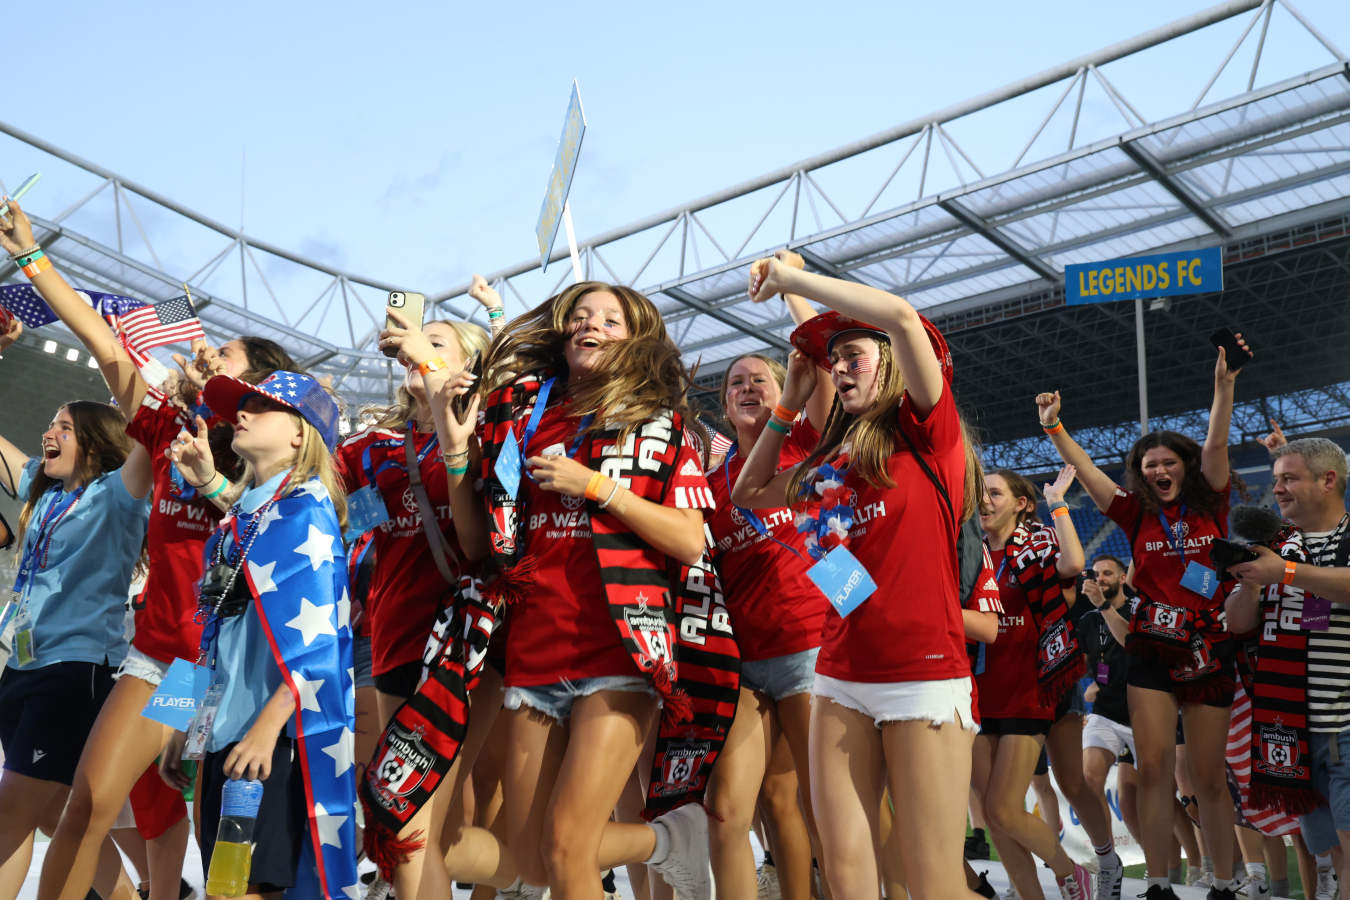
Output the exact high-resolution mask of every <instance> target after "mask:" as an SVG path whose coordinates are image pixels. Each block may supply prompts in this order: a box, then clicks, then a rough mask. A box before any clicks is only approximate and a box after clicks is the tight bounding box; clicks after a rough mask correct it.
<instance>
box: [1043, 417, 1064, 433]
mask: <svg viewBox="0 0 1350 900" xmlns="http://www.w3.org/2000/svg"><path fill="white" fill-rule="evenodd" d="M1041 428H1042V429H1044V430H1045V433H1046V434H1059V433H1060V432H1061V431H1063V430H1064V423H1063V422H1061V421H1060V420H1059V419H1056V420H1055V424H1053V425H1042V426H1041Z"/></svg>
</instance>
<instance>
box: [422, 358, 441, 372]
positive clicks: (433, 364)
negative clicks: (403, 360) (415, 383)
mask: <svg viewBox="0 0 1350 900" xmlns="http://www.w3.org/2000/svg"><path fill="white" fill-rule="evenodd" d="M444 368H445V360H443V359H441V358H440V357H439V356H433V357H432V358H431V359H429V360H427V361H426V362H421V363H418V364H417V371H418V372H420V373H421V374H423V375H425V374H427V373H428V372H437V371H439V370H441V369H444Z"/></svg>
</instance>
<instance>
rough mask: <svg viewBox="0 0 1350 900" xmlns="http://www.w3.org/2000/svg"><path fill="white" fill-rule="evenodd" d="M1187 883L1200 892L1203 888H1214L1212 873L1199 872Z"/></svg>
mask: <svg viewBox="0 0 1350 900" xmlns="http://www.w3.org/2000/svg"><path fill="white" fill-rule="evenodd" d="M1188 882H1189V886H1190V887H1193V888H1200V889H1201V890H1204V889H1205V888H1211V887H1213V886H1214V873H1213V872H1201V873H1199V874H1198V875H1194V876H1192V877H1190V878H1189V879H1188Z"/></svg>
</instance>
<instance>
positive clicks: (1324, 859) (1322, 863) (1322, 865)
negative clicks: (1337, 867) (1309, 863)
mask: <svg viewBox="0 0 1350 900" xmlns="http://www.w3.org/2000/svg"><path fill="white" fill-rule="evenodd" d="M1314 858H1315V859H1316V860H1317V868H1319V869H1330V868H1331V854H1330V853H1319V854H1317V856H1316V857H1314Z"/></svg>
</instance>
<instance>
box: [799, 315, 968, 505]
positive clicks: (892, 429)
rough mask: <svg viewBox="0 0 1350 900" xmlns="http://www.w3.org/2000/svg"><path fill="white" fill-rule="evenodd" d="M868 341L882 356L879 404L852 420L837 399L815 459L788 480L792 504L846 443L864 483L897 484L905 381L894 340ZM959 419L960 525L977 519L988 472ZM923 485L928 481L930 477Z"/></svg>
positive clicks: (946, 387)
mask: <svg viewBox="0 0 1350 900" xmlns="http://www.w3.org/2000/svg"><path fill="white" fill-rule="evenodd" d="M868 337H869V339H871V340H874V341H876V343H877V346H878V348H879V349H880V351H881V352H880V354H879V356H880V358H879V359H878V361H877V399H876V402H875V403H873V404H872V406H871V408H870V409H867V410H864V411H863V412H862V413H861V414H859V415H854V414H852V413H848V412H845V411H844V406H843V404H842V403H841V402H840V400H839V397H838V396H837V395H836V396H835V398H834V402H833V403H832V404H831V405H830V414H829V416H828V417H827V418H826V419H825V427H824V428H823V429H821V434H820V441H819V443H817V444H816V448H815V449H814V450H812V451H811V455H810V456H808V457H807V458H806V459H805V460H803V461H802V462H801V463H800V464H798V466H797V468H796V469H795V470H794V471H793V473H792V477H791V478H790V479H789V480H788V486H787V499H788V504H789V505H792V504H795V503H796V502H797V496H798V493H799V492H800V491H801V488H802V484H803V482H805V481H806V477H807V474H808V473H809V472H811V471H812V470H813V469H815V467H816V466H818V465H820V463H821V462H822V461H824V460H826V459H828V458H831V457H834V456H836V455H837V454H838V452H839V448H840V447H841V446H843V445H844V444H845V443H849V444H850V445H851V447H850V450H849V454H848V456H849V467H850V468H852V469H853V470H854V471H856V472H857V473H858V475H859V476H860V477H861V478H862V479H863V480H864V481H866V482H867V483H868V484H870V485H872V486H873V487H888V488H889V487H895V479H893V478H891V474H890V470H889V467H888V463H889V461H890V458H891V454H893V453H895V451H896V450H897V449H899V448H900V447H901V446H905V447H906V449H908V446H907V445H905V444H904V443H903V441H898V440H897V438H896V430H897V429H898V428H899V427H900V426H899V424H898V423H897V420H896V413H897V411H898V410H899V409H900V403H901V401H902V400H903V399H904V397H905V379H904V378H903V377H902V376H901V375H900V372H899V370H898V369H897V368H896V365H895V359H894V358H893V357H892V355H891V353H890V346H891V345H890V341H888V340H886V339H885V338H880V337H874V336H872V335H868ZM942 389H943V390H944V391H949V390H951V385H950V384H944V385H943V388H942ZM957 419H958V421H959V423H960V427H961V438H962V441H961V443H962V446H963V450H964V452H965V461H966V463H965V474H964V477H963V482H964V487H963V490H962V495H963V496H962V498H961V509H960V512H959V513H958V515H957V518H958V522H957V523H956V524H957V525H959V524H960V523H961V522H964V521H965V520H967V519H969V518H970V517H971V516H972V515H974V514H975V511H976V510H977V509H978V508H979V503H980V498H981V497H982V496H983V495H984V467H983V466H982V465H981V463H980V457H979V445H978V443H977V442H976V441H975V435H974V433H973V432H972V431H971V429H970V427H969V426H968V425H967V424H966V421H965V419H964V417H962V416H961V414H960V412H959V411H958V412H957ZM924 480H925V481H927V479H926V478H925V479H924Z"/></svg>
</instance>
